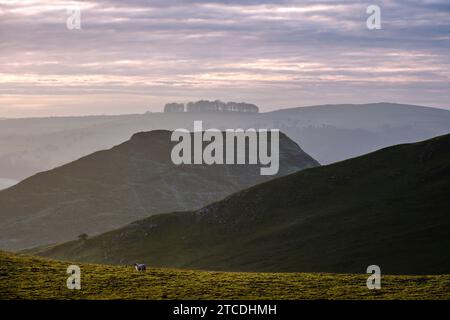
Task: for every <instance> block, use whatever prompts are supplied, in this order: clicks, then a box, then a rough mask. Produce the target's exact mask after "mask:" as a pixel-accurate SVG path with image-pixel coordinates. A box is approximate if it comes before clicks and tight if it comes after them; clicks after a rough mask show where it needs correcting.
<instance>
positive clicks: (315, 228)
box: [32, 135, 450, 274]
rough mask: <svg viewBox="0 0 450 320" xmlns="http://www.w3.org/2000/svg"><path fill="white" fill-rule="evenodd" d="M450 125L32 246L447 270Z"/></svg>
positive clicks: (226, 262)
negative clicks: (111, 227) (184, 208)
mask: <svg viewBox="0 0 450 320" xmlns="http://www.w3.org/2000/svg"><path fill="white" fill-rule="evenodd" d="M449 194H450V135H445V136H440V137H437V138H434V139H431V140H427V141H424V142H419V143H415V144H404V145H398V146H394V147H389V148H386V149H382V150H379V151H377V152H374V153H371V154H368V155H365V156H362V157H358V158H355V159H350V160H347V161H343V162H339V163H336V164H332V165H329V166H323V167H318V168H312V169H308V170H303V171H301V172H297V173H294V174H291V175H288V176H285V177H281V178H278V179H275V180H272V181H269V182H266V183H263V184H260V185H257V186H255V187H252V188H249V189H247V190H244V191H240V192H237V193H235V194H233V195H232V196H230V197H227V198H226V199H224V200H222V201H219V202H216V203H213V204H211V205H208V206H206V207H204V208H202V209H200V210H197V211H192V212H182V213H172V214H163V215H157V216H152V217H150V218H148V219H144V220H141V221H137V222H135V223H132V224H130V225H128V226H126V227H124V228H122V229H119V230H116V231H112V232H108V233H105V234H103V235H100V236H98V237H95V238H92V239H88V240H87V241H73V242H68V243H65V244H61V245H58V246H55V247H50V248H41V249H37V250H35V251H32V252H36V253H39V254H40V255H43V256H46V257H52V258H58V259H66V260H67V259H68V260H71V261H83V262H99V263H109V264H127V263H128V264H129V263H133V262H135V261H142V262H146V263H148V264H149V265H151V266H161V267H176V268H200V269H207V270H232V271H274V272H281V271H301V272H336V273H342V272H343V273H352V272H355V273H360V272H365V270H366V268H367V266H369V265H373V264H376V265H379V266H380V267H381V270H382V272H383V274H441V273H443V274H444V273H449V272H450V256H449V255H448V248H449V247H450V234H449V232H448V231H449V228H450V215H449V209H448V208H449V205H450V200H449V196H448V195H449Z"/></svg>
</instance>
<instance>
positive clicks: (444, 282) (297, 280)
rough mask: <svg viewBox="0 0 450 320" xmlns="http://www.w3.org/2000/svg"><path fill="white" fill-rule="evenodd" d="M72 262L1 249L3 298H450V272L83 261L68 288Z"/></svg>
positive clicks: (1, 294)
mask: <svg viewBox="0 0 450 320" xmlns="http://www.w3.org/2000/svg"><path fill="white" fill-rule="evenodd" d="M69 265H70V263H69V262H62V261H56V260H47V259H44V258H36V257H31V256H24V255H13V254H9V253H6V252H1V251H0V299H450V275H441V276H383V278H382V289H381V290H368V289H367V287H366V279H367V276H366V275H343V274H318V273H224V272H207V271H189V270H174V269H149V270H147V271H146V272H145V273H138V272H135V271H134V270H133V268H132V267H125V266H107V265H94V264H80V267H81V272H82V278H81V286H82V288H81V290H79V291H78V290H68V289H67V288H66V279H67V276H68V275H67V274H66V273H65V271H66V269H67V267H68V266H69Z"/></svg>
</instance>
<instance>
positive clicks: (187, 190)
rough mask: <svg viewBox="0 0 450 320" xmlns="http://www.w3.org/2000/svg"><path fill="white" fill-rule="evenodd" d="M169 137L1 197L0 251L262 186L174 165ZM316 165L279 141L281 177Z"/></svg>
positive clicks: (90, 160) (229, 170)
mask: <svg viewBox="0 0 450 320" xmlns="http://www.w3.org/2000/svg"><path fill="white" fill-rule="evenodd" d="M170 137H171V132H169V131H162V130H160V131H151V132H142V133H138V134H135V135H134V136H133V137H132V138H131V139H130V140H129V141H127V142H125V143H122V144H120V145H118V146H116V147H114V148H112V149H110V150H104V151H100V152H96V153H94V154H92V155H89V156H87V157H84V158H82V159H79V160H77V161H75V162H72V163H69V164H67V165H64V166H62V167H59V168H56V169H54V170H51V171H47V172H43V173H40V174H37V175H35V176H33V177H31V178H29V179H26V180H25V181H23V182H21V183H19V184H17V185H15V186H14V187H12V188H9V189H6V190H3V191H0V248H4V249H5V248H6V249H10V250H15V249H23V248H27V247H32V246H36V245H42V244H47V243H55V242H62V241H68V240H72V239H75V238H76V237H77V236H78V235H80V234H82V233H88V234H89V235H92V234H98V233H101V232H105V231H109V230H112V229H116V228H119V227H121V226H124V225H126V224H128V223H130V222H133V221H135V220H138V219H142V218H145V217H149V216H150V215H152V214H156V213H162V212H170V211H174V210H193V209H198V208H201V207H202V206H204V205H206V204H208V203H211V202H213V201H217V200H220V199H222V198H224V197H225V196H227V195H229V194H231V193H233V192H236V191H238V190H241V189H244V188H247V187H250V186H252V185H255V184H257V183H259V182H263V181H267V180H269V179H271V178H273V177H274V176H261V175H260V166H259V165H211V166H208V165H180V166H176V165H174V164H173V163H172V161H171V157H170V155H171V151H172V148H173V146H174V144H175V142H171V141H170ZM317 165H318V163H317V162H316V161H315V160H314V159H312V158H311V157H310V156H309V155H307V154H306V153H305V152H303V151H302V150H301V149H300V147H299V146H298V145H297V144H296V143H295V142H293V141H292V140H290V139H289V138H288V137H287V136H286V135H284V134H280V170H279V172H278V176H281V175H286V174H288V173H292V172H295V171H297V170H301V169H304V168H309V167H313V166H317Z"/></svg>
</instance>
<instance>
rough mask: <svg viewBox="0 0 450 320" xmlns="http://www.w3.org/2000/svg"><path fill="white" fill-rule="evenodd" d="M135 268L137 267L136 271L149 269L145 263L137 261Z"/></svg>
mask: <svg viewBox="0 0 450 320" xmlns="http://www.w3.org/2000/svg"><path fill="white" fill-rule="evenodd" d="M134 268H135V269H136V271H145V270H147V267H146V266H145V264H143V263H135V264H134Z"/></svg>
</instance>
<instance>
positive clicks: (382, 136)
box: [0, 103, 450, 180]
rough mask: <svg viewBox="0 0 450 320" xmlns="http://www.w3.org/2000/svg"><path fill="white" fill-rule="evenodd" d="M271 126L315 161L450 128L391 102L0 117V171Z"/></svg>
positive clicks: (10, 173) (19, 173) (432, 112)
mask: <svg viewBox="0 0 450 320" xmlns="http://www.w3.org/2000/svg"><path fill="white" fill-rule="evenodd" d="M194 120H203V122H204V123H205V126H206V124H207V125H208V126H209V127H213V128H220V129H229V128H230V129H232V128H252V127H253V128H268V129H270V128H276V129H280V130H281V131H282V132H284V133H286V134H287V135H288V136H289V137H290V138H291V139H293V140H294V141H295V142H296V143H297V144H299V145H301V146H302V148H303V150H304V151H305V152H307V153H308V154H309V155H311V156H312V157H313V158H314V159H316V160H317V161H318V162H319V163H321V164H329V163H333V162H337V161H341V160H345V159H349V158H352V157H356V156H360V155H363V154H366V153H368V152H372V151H375V150H377V149H380V148H384V147H387V146H391V145H395V144H400V143H409V142H417V141H421V140H424V139H429V138H432V137H435V136H438V135H443V134H446V133H449V132H450V111H449V110H443V109H436V108H428V107H421V106H413V105H402V104H395V103H373V104H361V105H351V104H342V105H325V106H313V107H302V108H294V109H283V110H278V111H274V112H266V113H235V112H222V113H211V112H206V113H188V112H186V113H150V114H145V115H144V114H142V115H140V114H135V115H120V116H87V117H59V118H57V117H55V118H34V119H10V120H0V178H9V179H14V180H22V179H24V178H27V177H29V176H31V175H33V174H36V173H38V172H42V171H46V170H50V169H53V168H55V167H57V166H60V165H63V164H65V163H68V162H71V161H74V160H76V159H78V158H80V157H82V156H86V155H89V154H91V153H93V152H95V151H98V150H102V149H108V148H111V147H113V146H115V145H117V144H119V143H121V142H123V141H125V140H127V139H128V138H129V137H130V136H131V135H132V134H134V133H136V132H140V131H150V130H156V129H167V130H173V129H176V128H190V127H191V126H192V123H193V121H194Z"/></svg>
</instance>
